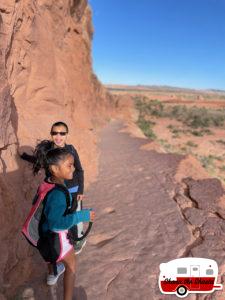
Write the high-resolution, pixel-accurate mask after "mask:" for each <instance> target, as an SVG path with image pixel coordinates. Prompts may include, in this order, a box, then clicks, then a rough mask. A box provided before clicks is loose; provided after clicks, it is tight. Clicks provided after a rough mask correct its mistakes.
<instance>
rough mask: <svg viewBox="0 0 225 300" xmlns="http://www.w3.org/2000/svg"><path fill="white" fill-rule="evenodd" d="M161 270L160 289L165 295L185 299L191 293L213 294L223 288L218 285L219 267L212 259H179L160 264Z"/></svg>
mask: <svg viewBox="0 0 225 300" xmlns="http://www.w3.org/2000/svg"><path fill="white" fill-rule="evenodd" d="M159 268H160V274H159V288H160V291H161V292H162V293H163V294H176V295H177V296H178V297H180V298H184V297H186V296H187V295H188V294H189V293H212V292H214V291H215V290H222V288H223V286H222V284H218V283H216V282H217V276H218V265H217V262H216V261H215V260H212V259H208V258H197V257H186V258H178V259H174V260H171V261H169V262H167V263H162V264H160V266H159Z"/></svg>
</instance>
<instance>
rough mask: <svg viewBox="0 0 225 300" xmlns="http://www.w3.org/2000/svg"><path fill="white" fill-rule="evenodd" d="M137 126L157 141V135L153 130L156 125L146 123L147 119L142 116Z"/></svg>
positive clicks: (149, 122)
mask: <svg viewBox="0 0 225 300" xmlns="http://www.w3.org/2000/svg"><path fill="white" fill-rule="evenodd" d="M137 125H138V126H139V127H140V129H141V130H142V132H143V133H144V135H145V136H147V137H148V138H150V139H152V140H154V139H156V135H155V134H154V132H153V130H152V126H153V125H154V123H153V122H151V121H146V120H145V118H144V117H143V116H141V115H140V116H139V118H138V121H137Z"/></svg>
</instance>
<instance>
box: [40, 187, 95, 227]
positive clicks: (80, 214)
mask: <svg viewBox="0 0 225 300" xmlns="http://www.w3.org/2000/svg"><path fill="white" fill-rule="evenodd" d="M65 210H66V196H65V194H64V193H63V192H62V191H59V190H54V191H52V193H50V194H49V196H48V198H47V201H46V205H45V209H44V214H45V217H46V221H47V223H48V228H49V229H50V230H52V231H58V230H66V229H69V228H70V227H72V226H73V225H76V224H78V223H79V222H89V221H90V209H83V210H81V211H77V212H74V213H72V214H68V215H66V216H63V214H64V212H65Z"/></svg>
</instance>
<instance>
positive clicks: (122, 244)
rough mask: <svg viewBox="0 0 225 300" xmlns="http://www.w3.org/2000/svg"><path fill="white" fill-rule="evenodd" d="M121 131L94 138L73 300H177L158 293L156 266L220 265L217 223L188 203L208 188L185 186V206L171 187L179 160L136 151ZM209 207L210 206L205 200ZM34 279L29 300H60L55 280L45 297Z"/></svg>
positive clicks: (138, 142) (136, 144) (110, 129)
mask: <svg viewBox="0 0 225 300" xmlns="http://www.w3.org/2000/svg"><path fill="white" fill-rule="evenodd" d="M123 127H124V126H123V124H122V123H120V122H118V121H114V122H111V123H109V124H108V125H107V126H106V127H105V128H104V129H103V131H102V133H101V142H100V144H99V148H100V166H99V176H98V178H96V182H95V183H93V184H92V185H91V187H90V189H89V191H88V193H87V199H86V200H85V203H84V204H85V206H87V207H93V208H94V209H95V211H96V221H95V223H94V225H93V230H92V232H91V234H90V235H89V237H88V242H87V245H86V247H85V248H84V250H83V252H82V253H81V254H80V255H79V256H77V258H78V259H77V261H78V266H77V277H76V288H75V291H74V293H75V294H76V295H75V296H74V300H75V299H76V300H86V299H88V300H128V299H129V300H130V299H131V300H139V299H140V300H154V299H156V300H161V299H163V300H164V299H165V300H167V299H168V300H170V299H179V298H177V297H176V296H175V295H172V296H170V295H162V294H161V293H160V291H159V288H158V275H159V264H160V263H163V262H167V261H169V260H171V259H175V258H178V257H182V256H196V257H198V256H199V257H209V258H214V259H216V260H217V262H218V264H220V265H221V264H222V263H223V262H224V261H225V256H224V251H223V252H222V249H223V247H224V242H223V241H221V240H222V238H221V237H222V235H223V231H224V230H223V229H224V228H225V222H224V219H223V218H222V216H217V215H216V214H214V215H213V212H212V211H210V213H211V215H213V217H214V219H213V220H211V219H210V217H209V215H210V213H209V208H208V206H206V207H202V208H201V209H200V207H198V205H197V204H196V203H198V202H197V201H198V197H200V196H199V195H202V190H201V189H202V188H203V189H204V190H205V191H206V193H207V186H209V188H211V186H212V181H210V180H211V179H209V182H208V181H207V180H206V181H201V180H200V181H193V180H191V179H189V181H187V182H186V186H187V188H186V189H187V190H186V194H187V191H188V188H190V189H191V190H189V194H190V192H191V191H192V189H193V191H194V192H193V193H192V194H193V195H192V199H189V198H188V196H187V195H185V192H184V190H182V188H181V186H178V184H177V183H176V182H175V180H174V175H175V173H176V169H177V166H178V164H179V163H180V161H181V160H182V159H183V158H184V157H183V156H181V155H174V154H164V153H157V152H155V151H146V150H141V149H140V147H141V146H142V145H144V144H145V143H146V142H149V141H148V140H146V139H140V138H134V137H131V136H130V135H129V134H128V133H124V132H120V129H122V128H123ZM212 180H213V179H212ZM213 184H214V183H213ZM215 184H218V188H216V191H214V192H215V193H216V194H217V193H219V194H222V193H223V192H221V190H220V188H219V183H218V182H217V181H216V182H215ZM215 184H214V185H215ZM207 194H210V193H207ZM217 196H218V194H217V195H215V199H216V197H217ZM206 198H207V197H205V198H204V199H203V200H204V201H203V202H204V203H206V202H207V199H206ZM210 201H211V202H213V201H214V202H215V201H216V200H214V198H213V196H212V194H210ZM181 204H182V207H181ZM185 205H186V206H185ZM208 220H211V221H210V222H211V223H210V225H209V223H207V222H208ZM197 223H198V224H197ZM218 224H219V225H218ZM209 227H210V229H209ZM196 228H198V230H199V231H198V230H197V229H196ZM199 228H201V229H202V231H201V230H200V229H199ZM212 229H213V234H211V233H210V230H212ZM196 232H197V233H196ZM209 245H210V247H209ZM209 248H210V249H209ZM39 263H40V260H39ZM41 276H42V277H39V279H37V280H36V281H35V283H34V281H32V282H33V283H30V284H29V287H31V288H33V289H34V297H35V299H44V298H45V297H46V298H45V299H47V298H48V299H60V300H61V299H62V279H60V280H59V281H58V284H57V286H56V287H54V288H52V289H51V290H48V288H46V287H45V285H44V284H43V274H42V275H41ZM27 286H28V285H27ZM43 293H44V294H45V297H44V298H43ZM46 293H47V294H46ZM56 294H58V298H57V297H56ZM51 295H52V296H51ZM54 295H55V296H54ZM204 296H207V294H206V295H204ZM26 299H27V298H26ZM185 299H187V300H193V299H207V300H210V299H222V298H218V297H216V298H215V293H214V296H213V295H212V296H211V295H208V296H207V298H204V297H203V295H202V296H201V297H197V296H195V295H189V296H188V297H187V298H185Z"/></svg>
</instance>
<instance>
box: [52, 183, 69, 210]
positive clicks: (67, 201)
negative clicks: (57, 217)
mask: <svg viewBox="0 0 225 300" xmlns="http://www.w3.org/2000/svg"><path fill="white" fill-rule="evenodd" d="M54 189H57V190H59V191H61V192H63V193H64V194H65V196H66V210H65V212H64V214H63V216H66V215H68V214H69V213H70V209H71V201H72V199H70V193H69V191H68V189H67V188H66V187H65V186H64V185H62V184H56V185H55V188H54Z"/></svg>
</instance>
